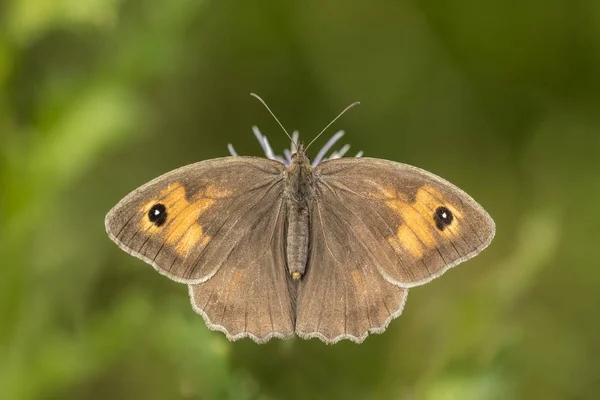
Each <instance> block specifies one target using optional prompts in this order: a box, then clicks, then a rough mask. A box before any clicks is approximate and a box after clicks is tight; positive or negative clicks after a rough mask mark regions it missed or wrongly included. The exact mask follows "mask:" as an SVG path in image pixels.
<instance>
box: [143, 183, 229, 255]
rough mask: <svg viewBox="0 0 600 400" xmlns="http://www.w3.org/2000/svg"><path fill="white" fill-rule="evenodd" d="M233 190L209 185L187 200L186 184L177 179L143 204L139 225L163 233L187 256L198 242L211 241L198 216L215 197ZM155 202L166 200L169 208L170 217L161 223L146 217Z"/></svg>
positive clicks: (168, 240)
mask: <svg viewBox="0 0 600 400" xmlns="http://www.w3.org/2000/svg"><path fill="white" fill-rule="evenodd" d="M230 194H231V192H229V191H225V190H219V189H217V188H216V187H214V186H212V185H209V186H207V188H206V189H205V190H204V191H200V192H198V194H196V195H195V196H194V197H193V198H192V199H189V200H188V198H187V193H186V190H185V187H184V186H183V185H182V184H181V183H179V182H176V183H174V184H171V185H169V186H168V187H167V188H165V189H163V190H162V191H161V192H160V193H159V195H158V196H157V197H156V198H154V199H152V200H151V201H149V202H147V203H146V204H144V205H143V206H142V207H141V208H140V212H141V213H142V215H143V218H142V220H141V223H140V224H141V226H140V227H141V229H142V230H144V231H145V232H147V233H148V234H150V235H152V234H160V235H162V236H163V237H164V241H165V243H166V244H168V245H171V246H172V248H173V249H174V250H175V252H176V253H177V254H178V255H179V256H181V257H186V256H187V254H188V253H189V252H190V251H191V250H192V249H194V248H195V247H197V246H199V247H204V246H206V244H207V243H208V242H209V241H210V237H209V236H208V235H206V234H205V233H204V230H203V229H202V225H200V224H199V223H198V217H200V215H202V214H204V213H205V212H206V210H208V209H209V208H210V207H211V206H212V205H213V204H214V203H215V202H216V200H215V199H219V198H223V197H226V196H229V195H230ZM156 203H161V204H163V205H164V206H165V208H166V212H167V220H166V221H165V223H164V224H163V225H161V226H156V225H155V224H154V223H152V222H151V221H150V220H149V219H148V218H147V215H148V212H149V211H150V209H151V208H152V206H154V205H155V204H156Z"/></svg>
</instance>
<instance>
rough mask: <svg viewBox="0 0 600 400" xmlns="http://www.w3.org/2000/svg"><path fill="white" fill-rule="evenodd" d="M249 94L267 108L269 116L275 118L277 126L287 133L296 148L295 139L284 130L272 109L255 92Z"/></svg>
mask: <svg viewBox="0 0 600 400" xmlns="http://www.w3.org/2000/svg"><path fill="white" fill-rule="evenodd" d="M250 96H252V97H256V98H257V99H258V101H260V102H261V103H262V104H263V106H265V108H266V109H267V111H269V113H270V114H271V116H273V118H274V119H275V121H277V123H278V124H279V126H280V127H281V129H283V131H284V132H285V134H286V135H287V137H288V138H289V139H290V140H291V141H292V143H294V146H295V147H296V148H297V147H298V143H296V141H295V140H294V139H292V137H291V136H290V134H289V133H288V131H286V130H285V128H284V127H283V124H282V123H281V122H279V120H278V119H277V117H276V116H275V114H274V113H273V111H271V109H270V108H269V106H268V105H267V103H265V101H264V100H263V99H262V98H261V97H260V96H259V95H257V94H256V93H250Z"/></svg>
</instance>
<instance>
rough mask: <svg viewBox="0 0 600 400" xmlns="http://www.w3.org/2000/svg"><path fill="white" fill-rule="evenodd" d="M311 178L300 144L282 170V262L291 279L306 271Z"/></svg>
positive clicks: (311, 194) (300, 275)
mask: <svg viewBox="0 0 600 400" xmlns="http://www.w3.org/2000/svg"><path fill="white" fill-rule="evenodd" d="M313 179H314V176H313V170H312V167H311V165H310V162H309V160H308V157H306V154H305V153H304V149H303V148H302V146H300V147H299V149H298V151H297V152H296V153H294V154H293V155H292V164H291V165H290V166H289V167H288V169H287V171H286V197H287V199H286V200H287V231H286V256H287V260H286V261H287V266H288V271H289V273H290V275H291V277H292V278H294V279H300V278H302V276H303V275H304V272H305V271H306V261H307V255H308V244H309V240H310V238H309V216H310V205H311V199H312V196H313Z"/></svg>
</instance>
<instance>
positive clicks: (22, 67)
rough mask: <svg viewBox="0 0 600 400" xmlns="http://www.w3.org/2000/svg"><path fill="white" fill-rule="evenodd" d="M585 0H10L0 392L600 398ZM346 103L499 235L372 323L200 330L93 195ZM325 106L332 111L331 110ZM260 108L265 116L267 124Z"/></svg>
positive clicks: (2, 130)
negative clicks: (473, 205)
mask: <svg viewBox="0 0 600 400" xmlns="http://www.w3.org/2000/svg"><path fill="white" fill-rule="evenodd" d="M598 48H600V3H594V2H568V1H567V0H556V1H550V2H548V1H539V0H536V1H529V2H517V1H508V2H507V1H501V0H491V1H487V2H480V3H477V4H474V3H473V2H466V1H457V2H449V3H448V4H442V3H441V2H433V1H426V0H417V1H414V2H385V1H372V2H369V3H366V2H365V3H348V2H341V1H333V2H318V1H308V2H296V3H293V2H289V3H288V2H268V1H259V2H244V1H207V0H177V1H171V2H167V1H163V2H156V1H151V0H127V1H125V0H112V1H106V0H85V1H76V0H55V1H43V0H7V1H5V2H3V3H2V4H0V215H2V219H1V220H0V392H1V393H2V398H3V399H19V400H27V399H46V398H57V399H105V398H123V399H137V398H145V399H179V398H192V399H196V398H197V399H213V398H214V399H221V398H222V399H256V398H258V399H279V398H282V399H288V398H298V399H300V398H311V399H312V398H323V399H326V398H327V399H329V398H356V399H364V398H368V399H388V398H394V399H426V400H445V399H506V398H511V399H512V398H522V399H531V398H543V399H566V398H574V399H575V398H576V399H582V398H595V397H596V396H597V392H598V383H599V380H598V374H599V372H598V368H597V361H596V360H597V359H598V358H599V357H600V347H599V346H598V344H597V342H598V340H597V338H598V337H600V323H599V322H598V318H596V317H595V316H596V315H597V313H598V311H597V307H598V305H599V304H600V291H598V290H597V288H598V285H600V269H599V268H598V261H597V254H598V251H597V244H596V241H597V240H595V239H596V238H598V233H597V227H598V222H600V212H599V209H598V204H597V203H598V199H599V198H600V185H599V184H598V175H599V172H600V157H599V156H600V153H599V152H600V134H599V132H600V113H598V109H599V106H600V75H599V74H598V71H600V52H598ZM250 92H257V93H259V94H260V95H261V96H263V97H264V98H265V99H266V100H267V101H268V102H269V104H270V106H271V107H272V108H273V109H274V111H275V112H276V113H277V115H278V116H279V117H280V119H281V120H282V121H283V122H284V124H285V125H286V126H287V127H288V128H289V129H290V130H292V129H294V128H298V129H300V131H301V132H302V133H303V134H304V135H303V137H304V139H309V138H311V136H312V135H313V134H314V133H316V132H318V131H319V130H320V128H321V127H322V126H324V125H325V124H326V123H327V122H328V121H329V120H330V119H331V118H333V117H334V116H335V115H336V113H337V112H338V111H339V110H341V109H342V108H343V107H344V106H346V105H347V104H349V103H351V102H352V101H355V100H360V101H361V102H362V106H361V107H359V108H356V109H354V110H352V111H351V112H349V113H348V114H346V115H345V116H344V117H343V118H342V119H341V120H340V121H338V122H336V124H335V126H336V127H338V128H343V129H344V130H346V132H347V136H346V138H345V139H346V140H347V141H349V142H351V143H352V144H353V148H359V149H363V150H364V151H365V153H366V154H367V155H369V156H374V157H380V158H388V159H393V160H397V161H402V162H406V163H409V164H414V165H419V166H421V167H423V168H426V169H429V170H431V171H432V172H434V173H437V174H439V175H442V176H444V177H445V178H447V179H449V180H451V181H452V182H454V183H456V184H457V185H459V186H460V187H462V188H464V189H465V190H466V191H468V192H469V193H470V194H472V195H473V196H474V197H475V198H476V199H477V200H479V201H480V202H481V203H482V204H483V205H484V206H485V207H486V209H487V210H488V211H489V212H490V214H491V215H492V216H493V217H494V218H495V220H496V222H497V224H498V233H497V238H496V239H495V240H494V242H493V243H492V245H491V247H490V249H489V250H486V251H485V252H484V253H483V254H482V255H480V256H479V257H477V258H476V259H474V260H472V261H469V262H468V263H466V264H464V265H461V266H460V267H458V268H457V269H456V270H453V271H451V272H450V273H448V274H447V275H445V276H444V277H443V278H442V279H439V280H436V281H434V282H433V283H431V284H428V285H426V286H424V287H420V288H415V289H414V290H411V295H410V296H409V297H410V299H409V301H408V304H407V307H406V309H405V311H404V315H403V316H402V317H401V318H399V319H398V320H396V321H394V322H392V324H391V325H390V328H389V329H388V331H386V332H385V333H384V334H383V335H376V336H372V337H369V338H368V339H367V340H366V341H365V342H364V343H363V344H361V345H355V344H352V343H339V344H336V345H334V346H326V345H324V344H322V343H321V342H319V341H317V340H312V341H301V340H296V339H294V340H290V341H279V340H273V341H271V342H269V343H267V344H265V345H261V346H258V345H255V344H254V343H252V342H250V341H249V340H242V341H239V342H235V343H230V342H228V341H227V340H226V339H225V338H224V336H223V335H222V334H220V333H216V332H211V331H208V330H207V328H206V326H205V325H204V323H203V321H202V318H201V317H199V316H197V315H195V314H194V313H193V311H192V309H191V307H190V306H189V302H188V298H187V290H186V288H185V287H184V286H183V285H179V284H177V283H174V282H170V281H168V280H167V279H165V278H164V277H162V276H160V275H159V274H156V273H154V271H152V269H151V268H149V267H147V266H146V265H145V264H143V263H142V262H141V261H139V260H136V259H134V258H133V257H130V256H128V255H127V254H125V253H123V252H121V251H120V250H119V249H118V248H117V247H116V246H114V244H113V243H112V242H110V241H109V240H108V238H107V237H106V235H105V232H104V223H103V220H104V215H105V213H106V212H107V211H108V210H109V209H110V208H111V207H112V206H113V205H114V204H115V203H116V202H117V201H118V200H119V199H120V198H121V197H122V196H123V195H125V194H126V193H127V192H129V191H130V190H132V189H134V188H136V187H137V186H139V185H141V184H142V183H144V182H146V181H148V180H149V179H151V178H153V177H155V176H157V175H158V174H160V173H163V172H166V171H168V170H170V169H173V168H175V167H178V166H181V165H184V164H188V163H191V162H193V161H198V160H202V159H207V158H214V157H218V156H222V155H224V154H226V145H227V143H228V142H232V143H234V144H235V145H236V149H237V150H238V152H239V153H240V154H252V155H259V154H260V152H259V146H258V145H257V143H256V142H255V141H254V139H253V137H252V134H251V132H250V126H251V125H252V124H258V125H259V126H260V127H261V129H262V131H263V133H268V136H269V139H270V141H271V143H272V144H273V147H274V148H280V147H282V146H283V145H284V144H285V143H286V139H285V137H284V135H283V134H282V133H280V131H279V130H278V127H277V126H276V125H275V123H274V122H273V121H272V120H271V118H270V116H269V115H268V114H267V113H266V112H265V111H264V110H263V109H262V108H261V106H260V105H259V104H258V103H257V102H256V101H255V100H254V99H252V98H251V97H250V96H249V95H248V94H249V93H250ZM333 129H336V128H333ZM269 132H270V133H269Z"/></svg>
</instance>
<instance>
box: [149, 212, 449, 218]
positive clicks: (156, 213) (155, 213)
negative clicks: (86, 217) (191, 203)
mask: <svg viewBox="0 0 600 400" xmlns="http://www.w3.org/2000/svg"><path fill="white" fill-rule="evenodd" d="M159 214H160V211H159V210H154V215H159ZM444 218H446V216H444Z"/></svg>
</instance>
